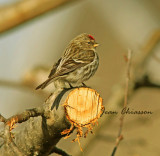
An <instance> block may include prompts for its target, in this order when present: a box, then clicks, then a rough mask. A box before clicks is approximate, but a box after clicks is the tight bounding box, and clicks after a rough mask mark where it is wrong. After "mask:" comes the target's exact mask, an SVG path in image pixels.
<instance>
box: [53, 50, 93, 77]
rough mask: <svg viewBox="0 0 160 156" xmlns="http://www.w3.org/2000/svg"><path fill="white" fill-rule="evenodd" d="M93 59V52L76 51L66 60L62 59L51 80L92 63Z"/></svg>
mask: <svg viewBox="0 0 160 156" xmlns="http://www.w3.org/2000/svg"><path fill="white" fill-rule="evenodd" d="M94 58H95V52H94V51H92V50H88V51H80V52H79V51H78V52H76V53H75V54H74V55H73V56H71V57H69V58H68V59H66V60H65V58H64V59H63V60H64V61H63V63H62V64H61V63H60V66H59V67H58V68H57V70H56V72H55V74H54V75H52V78H55V77H58V76H63V75H65V74H68V73H70V72H73V71H74V70H76V69H78V68H80V67H83V66H85V65H87V64H89V63H91V62H93V60H94ZM50 78H51V77H50Z"/></svg>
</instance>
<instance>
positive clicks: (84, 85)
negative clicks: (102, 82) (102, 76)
mask: <svg viewBox="0 0 160 156" xmlns="http://www.w3.org/2000/svg"><path fill="white" fill-rule="evenodd" d="M82 87H85V88H90V87H89V86H87V85H86V84H85V83H83V82H82Z"/></svg>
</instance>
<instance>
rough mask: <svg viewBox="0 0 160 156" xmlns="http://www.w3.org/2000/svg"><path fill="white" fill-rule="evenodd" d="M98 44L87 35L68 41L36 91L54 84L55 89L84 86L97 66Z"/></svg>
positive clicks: (83, 34)
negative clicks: (60, 55) (46, 77)
mask: <svg viewBox="0 0 160 156" xmlns="http://www.w3.org/2000/svg"><path fill="white" fill-rule="evenodd" d="M98 46H99V44H98V43H97V42H96V41H95V38H94V37H93V36H92V35H90V34H87V33H82V34H80V35H78V36H77V37H75V38H74V39H73V40H71V41H70V43H69V44H68V46H67V47H66V49H65V51H64V53H63V54H62V57H61V58H60V59H59V60H58V61H57V62H56V63H55V64H54V65H53V67H52V70H51V71H50V74H49V76H48V79H47V80H46V81H45V82H43V83H42V84H40V85H39V86H38V87H37V88H36V90H37V89H44V88H45V87H47V86H48V85H49V84H50V83H52V82H54V84H55V87H56V88H57V87H60V88H66V84H68V86H69V87H73V85H74V86H75V85H76V86H78V85H79V84H82V85H83V86H86V85H85V84H84V82H85V81H87V80H88V79H89V78H90V77H92V76H93V75H94V74H95V72H96V71H97V68H98V66H99V56H98V54H97V52H96V47H98Z"/></svg>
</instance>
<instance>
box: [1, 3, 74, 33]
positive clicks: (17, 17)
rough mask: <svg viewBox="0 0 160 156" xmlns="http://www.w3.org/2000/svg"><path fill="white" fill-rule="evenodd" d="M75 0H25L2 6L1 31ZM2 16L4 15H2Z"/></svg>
mask: <svg viewBox="0 0 160 156" xmlns="http://www.w3.org/2000/svg"><path fill="white" fill-rule="evenodd" d="M71 1H73V0H58V1H57V0H23V1H20V2H17V3H15V4H12V5H10V6H6V7H5V6H4V7H1V8H0V32H4V31H6V30H8V29H11V28H13V27H15V26H17V25H19V24H21V23H23V22H25V21H28V20H30V19H32V18H34V17H36V16H39V15H41V14H43V13H45V12H47V11H49V10H51V9H54V8H57V7H59V6H62V5H63V4H66V3H67V2H71ZM1 16H2V17H1Z"/></svg>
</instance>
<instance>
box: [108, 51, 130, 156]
mask: <svg viewBox="0 0 160 156" xmlns="http://www.w3.org/2000/svg"><path fill="white" fill-rule="evenodd" d="M131 57H132V51H131V50H128V56H127V69H126V87H125V94H124V104H123V108H125V107H127V104H128V85H129V80H130V66H131ZM124 117H125V114H122V116H121V118H120V127H119V131H118V136H117V139H116V144H115V147H114V149H113V151H112V154H111V156H114V155H115V153H116V151H117V148H118V146H119V143H120V142H121V141H122V140H123V135H122V129H123V124H124Z"/></svg>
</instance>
